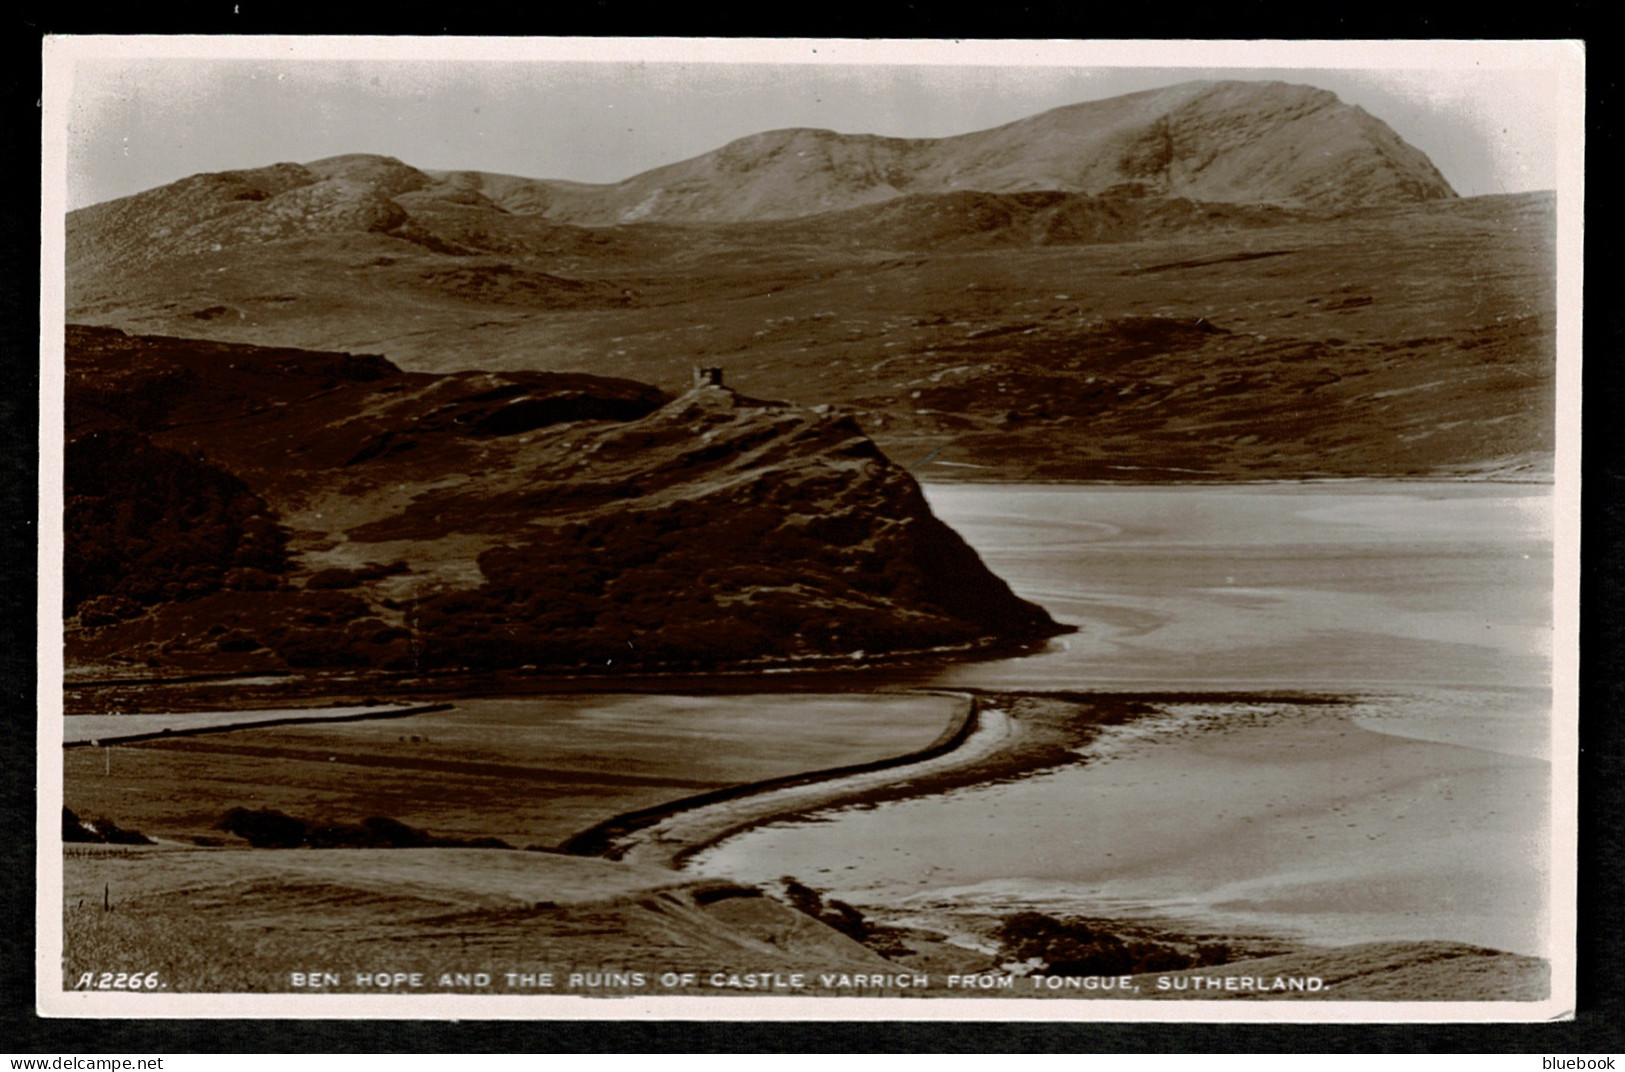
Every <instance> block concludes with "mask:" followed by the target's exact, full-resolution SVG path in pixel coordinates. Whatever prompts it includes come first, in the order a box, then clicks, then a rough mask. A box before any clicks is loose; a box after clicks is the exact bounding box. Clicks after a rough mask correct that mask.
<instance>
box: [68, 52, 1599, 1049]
mask: <svg viewBox="0 0 1625 1072" xmlns="http://www.w3.org/2000/svg"><path fill="white" fill-rule="evenodd" d="M45 45H46V49H45V95H44V97H43V98H42V107H43V109H44V116H45V119H44V122H45V147H44V158H43V164H44V176H43V190H44V204H43V212H42V224H43V228H44V235H45V242H44V252H43V260H42V286H43V290H44V293H45V303H44V307H43V308H44V312H43V314H42V323H43V325H44V331H43V332H42V338H41V340H40V344H41V369H42V377H41V384H42V389H41V400H42V401H41V458H42V469H41V484H40V487H41V493H40V494H41V501H40V518H39V520H40V533H41V556H40V579H41V595H40V602H39V630H40V631H39V637H40V647H39V672H40V678H39V680H40V689H39V696H40V702H39V735H38V748H39V768H38V769H39V775H38V776H39V801H40V820H39V822H40V826H39V830H38V839H39V844H38V882H39V889H38V904H39V908H38V946H37V958H36V985H37V991H38V1005H39V1011H40V1012H41V1013H42V1014H43V1015H47V1016H59V1017H60V1016H97V1017H176V1016H186V1017H206V1016H232V1017H295V1018H296V1017H372V1018H413V1019H452V1018H470V1017H478V1018H502V1019H521V1018H537V1019H576V1020H584V1019H651V1018H653V1019H683V1020H754V1019H764V1020H807V1019H811V1020H863V1019H885V1020H924V1019H956V1020H1072V1021H1092V1020H1098V1021H1128V1020H1161V1021H1187V1020H1190V1021H1197V1020H1206V1021H1220V1020H1222V1021H1243V1022H1245V1021H1266V1020H1267V1021H1310V1022H1326V1021H1388V1022H1392V1021H1403V1022H1428V1021H1432V1022H1452V1021H1454V1022H1459V1021H1481V1022H1502V1021H1545V1020H1552V1019H1561V1018H1565V1017H1568V1016H1572V1014H1573V1010H1574V1001H1575V943H1576V939H1577V936H1576V923H1575V914H1574V899H1575V867H1576V834H1575V826H1576V804H1575V793H1576V775H1575V771H1576V765H1577V760H1578V747H1577V744H1576V724H1577V719H1578V684H1577V677H1576V675H1577V669H1578V667H1577V663H1578V655H1577V650H1578V629H1579V625H1578V607H1577V597H1576V592H1577V585H1578V559H1579V555H1578V545H1579V533H1578V519H1579V487H1578V483H1579V471H1578V465H1579V457H1580V430H1579V401H1578V399H1579V372H1580V345H1579V324H1580V313H1581V310H1580V278H1579V270H1580V262H1579V252H1580V241H1581V235H1582V219H1581V201H1580V198H1581V196H1582V193H1583V189H1582V183H1583V159H1584V143H1583V142H1584V137H1583V135H1584V128H1583V116H1584V104H1585V101H1584V92H1583V85H1584V73H1585V69H1584V52H1583V49H1582V48H1581V46H1579V45H1578V44H1576V43H1574V42H1561V41H1527V42H1519V41H1499V42H1496V41H1474V42H1469V41H1408V42H1357V41H1342V42H1312V41H1299V42H1269V41H1250V42H1239V41H1238V42H1222V41H1207V42H1196V41H1163V42H1128V41H1125V42H1109V41H1101V42H1091V41H1040V42H1034V41H1024V42H1014V41H1005V42H997V41H981V42H978V41H963V42H950V41H855V40H715V39H687V40H684V39H563V38H536V39H517V38H516V39H473V38H439V39H428V38H343V37H328V38H321V37H285V38H278V37H264V38H250V37H242V38H231V37H216V38H201V37H136V36H130V37H105V36H86V37H72V36H68V37H56V38H47V39H46V42H45Z"/></svg>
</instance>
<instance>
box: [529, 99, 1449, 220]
mask: <svg viewBox="0 0 1625 1072" xmlns="http://www.w3.org/2000/svg"><path fill="white" fill-rule="evenodd" d="M1125 184H1132V185H1134V186H1137V187H1139V188H1141V189H1142V191H1143V192H1144V193H1147V194H1152V195H1156V196H1163V197H1178V198H1185V199H1188V200H1193V201H1208V202H1228V203H1242V204H1273V205H1281V206H1286V207H1293V208H1306V209H1310V210H1314V211H1323V212H1339V211H1344V210H1347V209H1354V208H1363V207H1368V206H1373V205H1382V204H1391V203H1411V202H1416V201H1425V200H1435V199H1440V198H1450V197H1454V196H1455V191H1453V190H1452V189H1451V188H1450V185H1449V184H1448V183H1447V182H1446V181H1445V180H1444V178H1443V176H1441V175H1440V174H1439V172H1438V171H1437V169H1435V168H1434V166H1433V164H1432V163H1431V162H1430V161H1429V160H1428V159H1427V157H1426V156H1425V155H1423V154H1422V153H1421V152H1420V151H1419V150H1417V149H1416V148H1415V147H1413V146H1411V145H1409V144H1407V143H1406V142H1405V141H1404V140H1403V139H1401V138H1400V137H1399V136H1398V135H1397V134H1395V133H1394V132H1393V130H1391V129H1390V128H1389V127H1388V126H1387V125H1386V124H1385V123H1383V122H1382V121H1380V120H1378V119H1376V118H1374V117H1372V116H1371V115H1369V114H1368V113H1366V112H1365V111H1364V110H1363V109H1360V108H1357V107H1354V106H1351V105H1348V104H1345V103H1344V102H1343V101H1342V100H1340V99H1339V98H1338V96H1337V95H1336V94H1335V93H1332V92H1330V91H1329V90H1325V89H1320V88H1317V87H1314V86H1305V85H1295V84H1292V83H1287V82H1279V81H1271V82H1247V81H1238V80H1226V81H1192V82H1183V83H1180V84H1178V85H1174V86H1166V87H1162V88H1158V89H1150V90H1144V91H1142V92H1139V93H1130V94H1127V95H1124V96H1120V97H1111V98H1107V99H1103V100H1095V101H1084V102H1081V103H1078V104H1071V105H1065V106H1062V107H1059V108H1054V109H1051V110H1049V111H1046V112H1042V113H1040V114H1038V115H1034V116H1029V117H1028V118H1026V119H1020V120H1017V121H1015V122H1012V123H1006V124H1004V125H1003V126H998V127H994V128H992V129H990V130H982V131H976V132H973V133H969V134H960V135H955V136H952V137H946V138H891V137H882V136H879V135H873V134H840V133H836V132H834V131H830V130H820V129H813V128H805V127H796V128H788V129H782V130H772V131H764V132H762V133H759V134H753V135H750V136H748V137H744V138H739V139H736V140H734V141H732V142H729V143H728V144H726V145H724V146H722V147H721V148H719V149H716V150H714V151H712V152H709V153H705V154H703V155H701V156H697V157H693V158H692V159H689V160H684V161H680V162H678V163H675V164H668V165H666V166H664V167H659V168H655V169H654V170H652V171H646V172H643V173H642V174H639V175H634V176H632V177H631V178H629V179H626V180H624V181H622V182H619V183H613V184H606V185H598V186H588V185H583V184H562V183H560V184H552V185H553V190H554V193H555V196H553V197H551V198H549V199H548V203H547V206H546V209H545V214H546V215H547V216H548V217H550V218H552V219H555V220H559V221H564V222H573V223H583V224H592V225H603V224H614V223H625V222H631V221H636V220H664V221H671V222H721V221H743V220H766V219H789V218H794V217H798V216H808V215H813V214H816V213H820V212H828V211H831V210H835V209H846V208H855V207H859V206H862V205H869V204H875V203H878V202H882V201H887V200H891V199H893V198H897V197H902V196H906V195H908V194H920V193H926V194H931V193H951V192H958V191H964V190H975V191H979V192H983V193H1020V192H1029V191H1036V190H1052V191H1059V192H1065V193H1081V194H1088V195H1095V194H1099V193H1101V192H1104V191H1106V190H1110V189H1114V188H1121V187H1122V186H1124V185H1125Z"/></svg>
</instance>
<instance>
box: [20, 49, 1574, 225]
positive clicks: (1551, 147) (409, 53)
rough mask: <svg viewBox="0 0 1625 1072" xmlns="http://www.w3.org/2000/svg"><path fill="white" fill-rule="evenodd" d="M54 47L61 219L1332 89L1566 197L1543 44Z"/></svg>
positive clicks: (557, 175) (1424, 142) (609, 175)
mask: <svg viewBox="0 0 1625 1072" xmlns="http://www.w3.org/2000/svg"><path fill="white" fill-rule="evenodd" d="M57 40H58V41H59V42H62V44H60V45H58V46H57V48H56V50H55V54H54V55H53V52H52V50H50V49H48V52H47V97H48V98H50V99H51V100H52V101H53V102H55V103H56V108H55V109H53V108H51V107H50V106H48V110H47V127H48V130H49V128H50V120H51V112H52V111H53V110H55V111H57V112H59V114H60V120H61V126H60V129H61V131H62V134H63V136H64V137H65V152H66V183H67V190H66V197H67V207H68V208H70V209H71V208H77V207H82V206H84V205H87V204H94V203H96V202H99V201H105V200H109V199H111V198H115V197H122V196H125V195H127V194H131V193H136V192H138V191H140V190H144V189H149V188H152V187H155V186H160V185H163V184H165V183H168V182H173V181H174V180H176V179H179V178H183V177H185V176H187V175H193V174H197V173H199V172H205V171H225V170H231V169H235V168H249V167H258V166H263V165H266V164H272V163H277V162H281V161H295V162H308V161H311V160H317V159H320V158H322V157H326V156H334V155H338V154H341V153H357V152H360V153H380V154H384V155H389V156H394V157H397V158H399V159H401V160H403V161H405V162H406V163H408V164H411V165H413V166H415V167H419V168H424V169H428V170H441V169H445V170H453V169H456V170H463V169H468V170H480V171H494V172H501V173H506V174H512V175H523V176H527V177H531V178H550V179H572V180H576V181H582V182H614V181H617V180H620V179H624V178H627V177H629V176H631V175H634V174H636V173H638V172H640V171H644V170H647V169H649V168H652V167H658V166H660V165H662V164H669V163H673V162H675V161H678V160H683V159H687V158H689V157H692V156H696V155H699V154H700V153H704V152H708V151H710V150H712V149H715V148H718V147H719V146H721V145H724V144H726V143H727V142H729V141H731V140H733V139H735V138H739V137H743V136H745V135H748V134H754V133H758V132H760V131H763V130H772V129H779V128H784V127H795V126H807V127H820V128H825V129H831V130H837V131H840V132H842V133H867V134H884V135H891V136H897V137H942V136H946V135H951V134H962V133H966V132H969V131H973V130H982V129H986V128H988V127H992V126H997V125H999V124H1001V123H1007V122H1011V121H1013V120H1016V119H1021V118H1024V117H1026V116H1029V115H1033V114H1036V113H1038V112H1041V111H1045V110H1047V109H1049V108H1055V107H1059V106H1062V105H1067V104H1075V103H1078V102H1080V101H1086V100H1095V99H1100V98H1105V97H1112V96H1117V95H1119V94H1122V93H1130V92H1135V91H1138V90H1143V89H1152V88H1157V87H1160V86H1168V85H1174V84H1177V83H1179V82H1184V81H1190V80H1192V79H1215V78H1238V79H1247V80H1270V79H1278V80H1282V81H1287V82H1295V83H1300V84H1307V85H1314V86H1319V87H1321V88H1324V89H1329V90H1331V91H1333V92H1334V93H1336V94H1338V96H1339V97H1341V98H1342V99H1343V100H1344V101H1346V102H1348V103H1350V104H1357V105H1359V106H1361V107H1363V108H1365V110H1366V111H1368V112H1370V113H1371V114H1373V115H1375V116H1377V117H1378V118H1380V119H1382V120H1383V121H1385V122H1386V123H1387V124H1388V125H1389V126H1391V127H1392V128H1393V129H1394V130H1395V131H1396V132H1398V133H1399V135H1400V136H1401V137H1403V138H1405V139H1406V140H1407V141H1409V142H1411V143H1412V144H1413V145H1415V146H1416V147H1417V148H1419V149H1421V150H1422V151H1423V152H1424V153H1426V154H1427V155H1428V157H1429V158H1430V159H1432V161H1433V162H1434V164H1435V166H1437V167H1438V168H1439V170H1440V171H1441V172H1442V173H1443V174H1444V176H1445V178H1446V179H1447V180H1449V182H1450V183H1451V185H1452V186H1454V187H1455V189H1456V191H1457V192H1458V193H1461V194H1463V195H1469V196H1470V195H1476V194H1486V193H1507V192H1514V191H1522V190H1534V189H1551V188H1554V187H1556V186H1557V185H1558V174H1559V168H1560V166H1561V165H1560V162H1559V157H1558V153H1557V139H1556V134H1555V133H1554V131H1556V130H1557V129H1558V128H1559V126H1560V124H1561V123H1562V122H1563V121H1564V119H1565V116H1564V115H1563V114H1562V109H1563V107H1564V105H1563V103H1562V101H1563V99H1564V98H1563V97H1562V95H1561V94H1560V92H1559V74H1558V69H1559V67H1561V65H1562V63H1563V62H1564V59H1565V56H1564V54H1563V52H1562V50H1561V49H1560V48H1559V49H1554V48H1553V47H1551V46H1550V44H1549V43H1536V45H1540V46H1543V47H1523V48H1519V47H1518V46H1517V44H1516V43H1512V44H1511V45H1509V44H1508V43H1493V42H1492V43H1487V44H1485V43H1480V44H1478V45H1476V46H1475V45H1473V44H1472V43H1466V42H1461V43H1445V44H1442V45H1441V44H1440V43H1436V42H1435V43H1429V42H1419V43H1397V44H1392V45H1387V46H1382V47H1377V46H1372V45H1366V46H1357V45H1352V44H1349V43H1326V44H1322V45H1320V46H1314V45H1305V44H1300V43H1275V45H1274V47H1268V46H1259V45H1256V44H1251V45H1250V44H1249V43H1231V44H1229V45H1223V46H1221V45H1218V44H1214V43H1192V42H1173V43H1169V42H1150V43H1140V44H1138V45H1135V46H1129V45H1124V44H1122V43H1084V42H1073V43H1066V42H1059V43H1057V42H1038V43H1011V42H1005V43H992V42H985V43H975V42H969V43H967V42H930V43H926V42H913V43H899V42H890V43H884V42H838V41H829V42H806V41H803V42H756V43H754V44H752V43H748V42H746V43H741V42H721V41H708V42H707V41H696V42H683V41H676V42H673V41H664V42H652V41H636V40H629V41H619V42H615V41H607V42H606V41H602V40H600V41H592V42H568V41H559V40H546V39H543V40H540V41H535V40H533V41H529V42H526V41H514V40H500V41H470V40H468V39H335V38H325V39H305V38H269V39H236V40H223V39H219V38H214V39H195V38H114V39H108V38H67V39H57ZM1418 45H1420V46H1423V47H1416V46H1418ZM1428 46H1431V47H1428ZM380 50H383V51H380ZM1568 59H1570V60H1572V59H1573V56H1572V55H1570V56H1569V57H1568ZM1238 61H1239V62H1238ZM1248 61H1251V62H1248ZM1569 107H1571V108H1572V107H1573V105H1572V104H1570V105H1569ZM48 140H49V134H48Z"/></svg>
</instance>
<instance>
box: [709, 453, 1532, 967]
mask: <svg viewBox="0 0 1625 1072" xmlns="http://www.w3.org/2000/svg"><path fill="white" fill-rule="evenodd" d="M927 492H928V496H929V498H930V500H931V504H932V506H933V508H934V509H935V510H936V511H937V513H938V514H939V516H941V517H942V518H943V519H944V520H946V521H947V522H948V523H949V524H951V525H953V526H954V527H955V528H956V529H957V530H958V531H959V532H960V533H961V534H963V535H964V536H965V538H966V539H967V540H968V541H969V542H970V543H971V544H972V545H973V546H974V547H976V549H977V550H978V551H979V552H980V553H981V555H982V557H983V558H984V560H985V561H986V562H987V563H988V565H989V566H990V567H991V568H992V569H993V570H994V571H995V572H996V573H998V574H999V575H1000V576H1002V577H1004V578H1005V579H1006V580H1008V581H1009V582H1010V584H1011V586H1012V587H1013V588H1014V589H1015V590H1016V591H1017V592H1018V593H1019V594H1021V595H1023V596H1025V597H1027V598H1029V599H1033V600H1035V601H1037V602H1039V603H1042V604H1043V605H1044V606H1045V607H1046V608H1048V609H1049V610H1050V612H1051V614H1053V615H1054V616H1055V617H1056V618H1057V619H1059V620H1062V621H1065V622H1068V623H1071V624H1074V625H1077V626H1078V627H1079V632H1078V633H1075V634H1072V635H1070V636H1065V637H1061V638H1058V639H1057V640H1056V641H1055V642H1053V643H1052V644H1051V645H1049V647H1048V648H1047V649H1046V650H1045V651H1043V652H1040V653H1038V654H1034V655H1030V656H1026V657H1023V658H1016V659H1006V660H1000V661H995V662H984V663H975V664H967V665H962V666H957V667H954V668H951V669H949V670H946V671H944V672H942V673H941V674H939V675H937V676H936V677H935V679H934V683H936V684H940V685H944V686H952V685H966V686H971V685H974V686H981V687H988V688H1000V687H1002V688H1011V689H1021V688H1033V689H1061V688H1068V689H1112V690H1139V689H1154V690H1158V691H1187V690H1202V689H1208V690H1215V689H1221V690H1225V691H1249V690H1281V689H1292V690H1313V691H1316V692H1335V693H1339V694H1347V695H1350V696H1352V697H1355V698H1356V701H1355V703H1354V704H1353V705H1352V706H1351V707H1350V708H1348V709H1347V710H1343V711H1333V712H1328V711H1326V710H1325V709H1310V708H1303V707H1293V706H1290V705H1280V704H1270V703H1268V702H1267V701H1266V702H1259V703H1253V704H1212V703H1207V704H1203V703H1191V704H1180V705H1175V706H1173V707H1172V708H1170V709H1169V711H1168V712H1167V713H1166V714H1165V715H1163V716H1161V717H1159V718H1157V719H1154V720H1151V721H1150V722H1147V723H1143V724H1139V725H1131V726H1128V727H1123V728H1122V729H1120V730H1114V731H1112V732H1110V733H1109V734H1108V735H1107V737H1105V738H1103V739H1102V740H1101V741H1099V742H1097V744H1096V745H1095V746H1093V747H1092V748H1091V749H1090V750H1089V752H1090V754H1089V755H1087V756H1081V757H1080V762H1079V763H1078V764H1077V765H1074V766H1069V767H1066V768H1062V769H1059V770H1055V771H1051V772H1047V773H1043V774H1039V775H1035V776H1033V777H1030V778H1027V779H1024V780H1022V781H1019V782H1015V783H1010V784H1004V785H994V786H981V787H971V788H967V789H962V790H957V791H954V792H951V793H947V794H943V795H940V796H936V797H931V798H924V799H917V800H908V801H899V802H895V803H890V804H883V805H880V806H878V807H873V808H861V809H860V808H851V809H844V810H843V809H832V810H830V811H827V812H825V813H823V814H822V815H819V816H817V817H815V818H816V821H812V822H792V823H782V824H777V825H774V826H770V827H764V828H760V829H757V830H754V831H750V832H747V833H745V834H742V835H739V836H737V837H735V838H732V839H730V840H728V841H727V842H724V843H723V844H722V845H720V846H717V847H715V848H714V849H712V850H710V851H708V852H707V853H704V854H702V855H701V856H699V857H697V858H696V860H695V861H694V862H693V864H692V866H693V867H695V868H697V869H700V870H705V871H717V872H726V873H729V874H734V875H737V876H739V877H741V878H747V879H750V878H755V879H760V880H768V879H772V878H776V877H778V876H781V875H795V876H797V877H799V878H801V879H802V880H803V881H807V882H809V883H811V884H813V885H815V886H818V887H819V888H821V889H827V890H830V891H831V892H833V893H834V894H835V895H837V896H842V897H845V898H847V899H849V900H851V901H853V902H854V903H857V904H859V905H860V906H868V907H870V908H871V909H876V908H879V909H885V910H889V911H893V912H896V911H912V910H918V911H919V912H921V913H923V914H924V916H925V917H926V918H934V919H936V920H938V921H939V922H940V921H941V920H942V918H943V910H944V909H949V910H953V909H965V908H986V909H989V910H1001V911H1002V910H1013V909H1014V908H1019V907H1026V906H1039V907H1049V908H1052V909H1056V910H1061V909H1065V910H1071V911H1080V912H1089V913H1093V914H1101V915H1106V914H1114V913H1115V914H1125V915H1144V916H1151V917H1158V918H1163V919H1167V920H1170V921H1178V922H1180V923H1182V924H1184V925H1187V926H1197V927H1211V928H1214V929H1228V930H1229V931H1231V932H1236V931H1248V932H1269V933H1278V934H1282V935H1292V936H1297V937H1302V938H1307V939H1310V940H1317V941H1333V942H1347V941H1363V940H1377V939H1385V938H1449V939H1454V940H1461V941H1471V942H1476V943H1480V944H1485V945H1491V946H1495V947H1498V948H1506V949H1513V950H1516V951H1521V952H1541V951H1542V950H1543V948H1544V937H1543V932H1544V926H1545V914H1544V906H1545V902H1546V895H1545V881H1546V879H1545V857H1546V855H1547V848H1546V827H1547V818H1546V817H1547V814H1548V801H1549V792H1550V786H1549V781H1550V767H1549V764H1548V763H1547V762H1546V761H1547V759H1548V758H1549V755H1550V733H1551V723H1552V718H1551V701H1550V693H1549V684H1550V674H1551V621H1552V608H1551V590H1552V582H1551V577H1552V548H1551V537H1550V532H1551V509H1550V488H1549V487H1546V486H1542V485H1497V484H1466V483H1456V484H1446V483H1410V482H1405V483H1400V482H1377V481H1373V482H1335V483H1316V484H1290V485H1289V484H1280V485H1245V486H1233V485H1232V486H1224V487H1207V486H1180V487H1122V486H1106V487H1099V486H1087V487H1075V486H1074V487H1068V486H1009V485H997V486H989V485H951V486H940V485H939V486H934V487H930V488H928V489H927Z"/></svg>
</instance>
